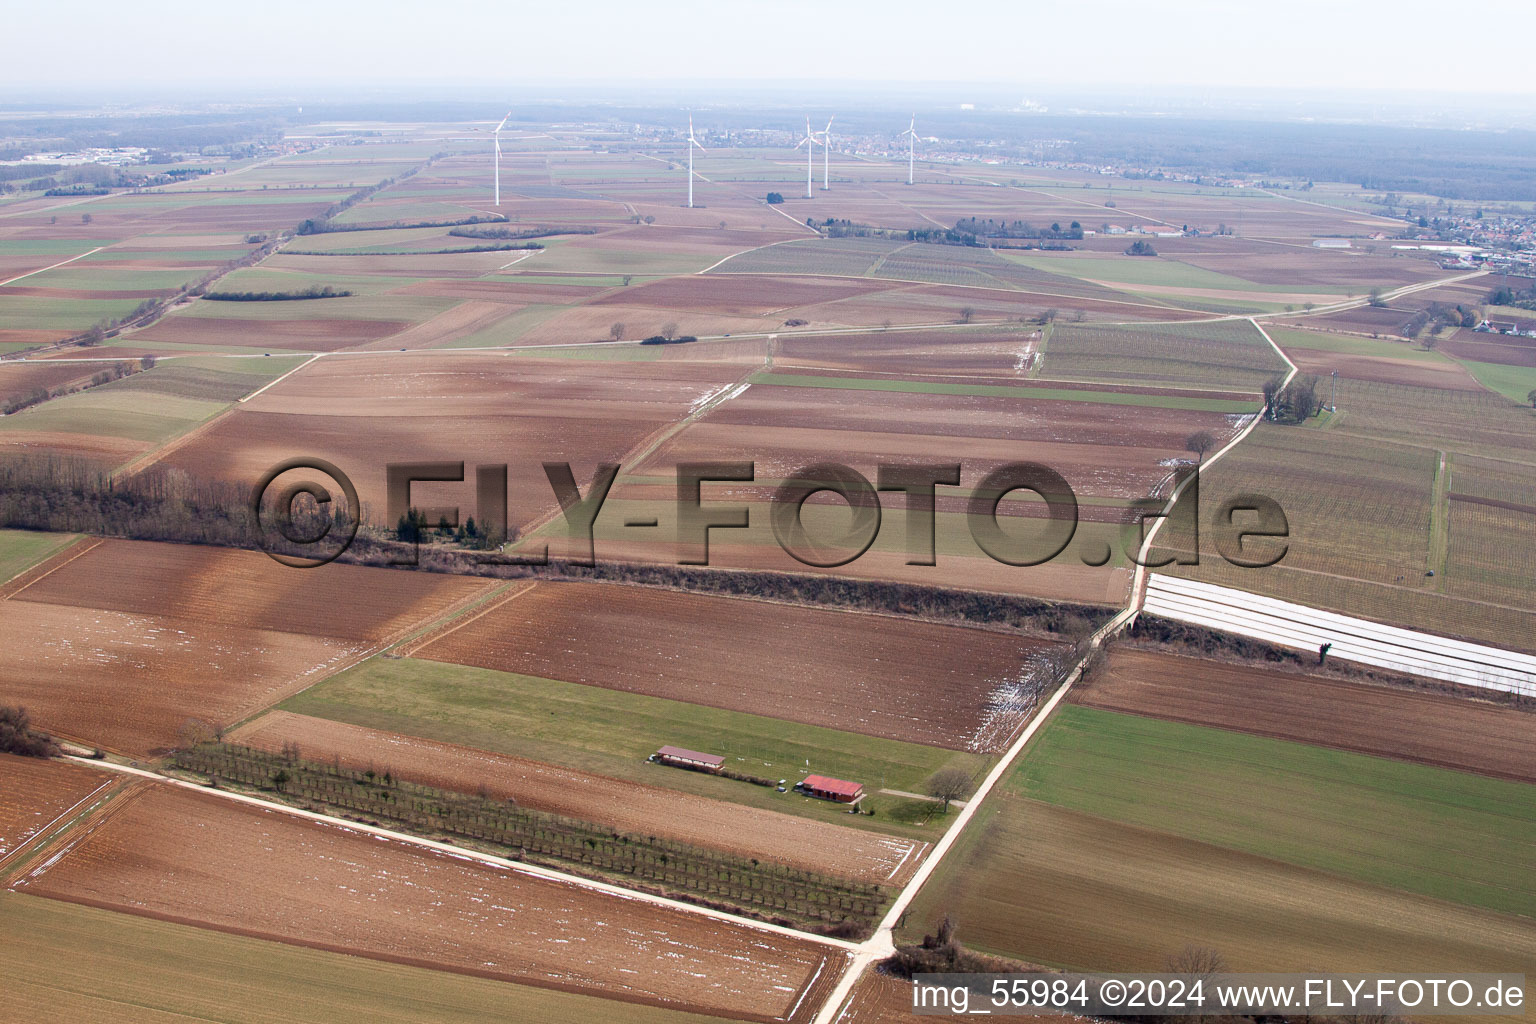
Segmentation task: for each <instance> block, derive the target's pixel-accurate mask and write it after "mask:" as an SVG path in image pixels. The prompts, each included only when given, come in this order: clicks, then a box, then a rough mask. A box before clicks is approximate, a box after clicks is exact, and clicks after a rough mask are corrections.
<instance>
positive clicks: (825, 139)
mask: <svg viewBox="0 0 1536 1024" xmlns="http://www.w3.org/2000/svg"><path fill="white" fill-rule="evenodd" d="M836 116H837V115H836V114H833V115H832V117H836ZM832 117H829V118H827V126H826V127H825V128H823V129H822V130H821V190H822V191H823V192H825V191H827V186H828V185H829V184H830V183H831V179H830V178H829V177H828V174H827V160H828V156H827V154H828V153H830V152H831V150H832Z"/></svg>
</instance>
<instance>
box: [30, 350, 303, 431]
mask: <svg viewBox="0 0 1536 1024" xmlns="http://www.w3.org/2000/svg"><path fill="white" fill-rule="evenodd" d="M301 362H303V357H300V356H290V357H288V358H283V359H267V358H263V357H260V356H252V357H245V358H235V359H223V358H217V357H208V358H202V359H199V358H196V357H186V358H178V359H175V360H170V359H167V360H165V361H164V362H162V363H160V365H158V366H156V367H154V368H153V369H150V370H145V371H142V372H139V373H135V374H133V375H131V376H129V377H124V378H122V379H121V380H116V381H113V382H111V383H109V384H102V385H98V386H96V387H91V388H87V389H86V390H84V391H78V392H75V393H74V394H71V395H65V396H63V397H62V398H55V399H52V400H50V401H47V402H44V403H43V404H41V405H36V406H33V407H32V408H30V409H23V410H22V411H21V412H18V413H15V414H14V415H11V416H7V417H5V418H4V419H0V435H3V434H5V433H7V432H12V431H15V432H47V433H56V434H64V435H68V434H75V435H82V436H87V437H112V438H122V439H125V440H129V441H139V442H144V443H147V444H149V445H151V446H155V445H160V444H164V443H165V442H167V441H169V440H171V439H173V438H175V437H177V436H179V435H181V434H184V433H186V432H187V431H188V430H191V429H192V428H193V427H195V426H197V425H198V424H200V423H202V422H203V421H205V420H207V419H208V418H209V417H212V416H215V415H217V414H218V413H220V412H222V411H223V410H224V409H226V408H228V407H229V404H230V403H231V402H233V401H235V400H236V399H238V398H242V397H244V396H245V395H247V394H249V393H250V392H252V391H254V390H256V389H257V388H259V387H261V386H262V385H263V384H265V383H267V382H268V381H270V380H273V379H275V378H276V377H279V376H281V375H282V374H284V373H286V372H288V371H289V370H291V369H293V368H294V367H296V366H298V365H299V364H300V363H301Z"/></svg>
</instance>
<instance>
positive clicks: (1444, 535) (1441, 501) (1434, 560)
mask: <svg viewBox="0 0 1536 1024" xmlns="http://www.w3.org/2000/svg"><path fill="white" fill-rule="evenodd" d="M1435 454H1436V455H1437V456H1438V459H1437V461H1436V463H1435V484H1434V494H1433V497H1432V498H1431V499H1430V504H1429V560H1428V564H1427V565H1426V566H1425V567H1424V568H1425V571H1426V572H1432V573H1434V574H1435V590H1436V591H1440V592H1443V591H1444V590H1445V559H1446V551H1447V549H1448V548H1449V546H1450V532H1451V509H1450V499H1449V498H1447V497H1446V493H1447V492H1448V491H1449V490H1450V472H1451V467H1450V464H1449V462H1448V460H1447V458H1446V454H1445V452H1444V451H1436V452H1435Z"/></svg>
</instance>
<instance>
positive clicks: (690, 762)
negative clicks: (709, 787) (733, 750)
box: [654, 747, 725, 772]
mask: <svg viewBox="0 0 1536 1024" xmlns="http://www.w3.org/2000/svg"><path fill="white" fill-rule="evenodd" d="M654 760H656V761H659V762H660V763H662V764H670V765H672V766H674V767H676V768H692V769H693V770H694V771H698V772H719V771H721V770H723V769H724V768H725V758H723V757H720V756H719V755H718V754H701V753H699V752H698V751H697V750H684V749H683V748H682V747H662V748H661V749H660V750H658V751H656V753H655V755H654Z"/></svg>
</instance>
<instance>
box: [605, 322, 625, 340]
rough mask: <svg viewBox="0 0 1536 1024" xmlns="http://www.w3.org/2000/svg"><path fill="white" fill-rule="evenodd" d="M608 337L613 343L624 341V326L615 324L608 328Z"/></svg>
mask: <svg viewBox="0 0 1536 1024" xmlns="http://www.w3.org/2000/svg"><path fill="white" fill-rule="evenodd" d="M608 337H610V338H612V339H613V340H614V341H622V340H623V339H624V325H623V324H622V323H615V324H614V325H613V326H612V327H610V328H608Z"/></svg>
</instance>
